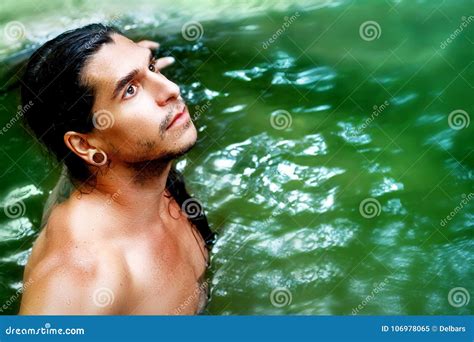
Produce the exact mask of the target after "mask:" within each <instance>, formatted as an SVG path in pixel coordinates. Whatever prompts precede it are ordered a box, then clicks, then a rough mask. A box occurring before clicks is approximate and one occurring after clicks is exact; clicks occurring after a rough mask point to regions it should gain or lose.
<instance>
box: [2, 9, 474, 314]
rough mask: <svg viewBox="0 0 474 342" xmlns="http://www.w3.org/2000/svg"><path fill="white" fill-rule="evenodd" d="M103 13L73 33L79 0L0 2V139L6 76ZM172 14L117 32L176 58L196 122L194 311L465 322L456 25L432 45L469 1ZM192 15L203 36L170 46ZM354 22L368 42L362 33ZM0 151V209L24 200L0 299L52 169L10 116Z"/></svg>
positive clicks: (187, 166) (473, 32)
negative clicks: (211, 243)
mask: <svg viewBox="0 0 474 342" xmlns="http://www.w3.org/2000/svg"><path fill="white" fill-rule="evenodd" d="M168 3H170V2H168ZM39 4H41V2H40V3H39ZM120 4H121V5H120V6H114V5H111V4H109V3H107V2H106V3H105V4H104V5H102V6H103V7H100V8H94V15H91V16H89V17H88V19H87V20H82V21H77V18H80V17H81V15H85V14H84V13H88V12H87V10H89V11H90V9H91V7H94V6H93V5H91V4H90V3H88V2H84V1H77V2H72V1H68V2H66V5H64V7H59V5H58V4H57V3H56V4H55V2H53V5H51V2H48V3H46V2H45V3H44V4H42V5H38V6H39V7H40V9H33V8H30V7H28V6H27V5H22V4H21V2H20V4H18V3H17V2H16V1H15V2H12V1H7V2H5V4H4V5H2V6H3V8H2V10H1V11H2V12H1V15H0V20H1V24H2V25H5V24H6V23H7V22H9V21H11V20H20V21H22V22H23V23H24V25H25V27H26V31H27V32H26V35H25V37H26V41H21V42H19V43H17V44H4V42H2V44H3V45H2V46H1V50H0V57H1V58H2V62H1V69H0V72H1V77H2V79H1V84H2V86H3V88H2V93H1V95H0V101H1V105H0V111H1V112H0V126H1V127H5V125H6V124H7V123H8V122H10V120H11V119H12V117H14V116H15V113H16V112H17V110H18V109H17V106H18V83H17V82H16V76H15V72H16V70H17V68H18V63H21V62H22V61H23V60H24V58H25V57H26V56H27V55H28V51H31V46H35V45H34V44H37V42H41V41H44V40H45V39H46V37H48V36H50V35H53V34H52V33H51V32H55V34H56V33H59V32H61V30H63V29H64V28H66V27H70V26H73V25H78V24H79V23H81V24H82V23H86V22H88V21H91V20H97V18H103V17H105V18H110V17H111V15H112V13H113V15H116V13H119V14H122V15H123V13H124V12H125V10H124V8H125V7H126V5H127V4H126V3H125V2H123V3H122V2H121V3H120ZM173 4H174V5H173V6H171V7H170V6H162V7H160V6H158V5H156V4H153V5H152V4H148V3H141V5H139V6H136V7H134V8H133V11H132V10H130V11H127V15H123V16H122V17H121V19H120V20H118V21H117V22H118V23H119V24H120V25H121V27H122V28H124V29H125V30H126V31H127V34H128V35H129V36H130V37H133V38H135V39H139V38H145V37H146V38H149V39H156V40H158V41H160V42H161V44H162V53H163V54H164V55H173V56H175V57H176V59H177V61H178V62H177V63H176V65H175V66H174V67H172V68H170V69H169V70H166V72H165V74H166V75H167V76H168V77H169V78H170V79H172V80H174V81H176V82H177V83H178V84H179V85H180V86H181V87H182V90H183V93H184V95H185V97H186V98H187V100H188V103H189V107H190V110H191V111H192V112H194V114H195V117H196V120H195V121H196V126H197V127H198V129H199V141H198V144H197V146H196V147H195V148H194V149H193V150H192V151H191V152H190V153H189V154H188V155H187V156H186V157H185V158H183V159H181V160H180V161H179V163H178V166H179V168H180V169H181V170H183V172H184V174H185V176H186V177H187V181H188V186H189V187H190V188H191V189H192V191H193V193H194V194H195V195H196V196H197V197H198V198H199V199H200V200H201V201H202V202H203V203H204V204H205V206H206V210H207V213H208V217H209V220H210V223H211V225H212V227H213V229H214V230H216V231H217V232H218V233H219V239H218V242H217V244H216V246H215V248H214V250H213V259H212V269H211V270H210V274H209V279H210V282H211V284H212V286H211V292H212V298H211V301H210V303H209V306H208V312H209V313H210V314H215V315H219V314H318V315H319V314H341V315H348V314H351V313H357V314H364V315H365V314H379V315H387V314H397V315H398V314H417V315H418V314H450V315H458V314H472V313H473V312H474V310H473V302H474V299H470V296H471V295H473V294H474V288H473V287H472V279H474V272H473V267H472V265H473V261H474V260H473V259H474V258H473V253H472V251H473V233H472V228H473V226H474V215H473V207H474V206H473V203H474V201H472V192H473V179H474V173H473V167H474V158H473V157H474V156H473V153H472V150H473V148H472V132H473V126H474V124H472V123H471V124H470V125H467V122H469V120H470V119H471V118H472V116H473V113H474V100H473V84H474V63H473V57H474V50H473V43H474V20H473V21H471V22H469V23H468V24H467V25H466V26H467V27H465V28H463V31H462V32H460V33H457V34H456V35H455V38H454V39H453V40H452V41H451V42H449V43H448V44H446V46H444V48H442V47H441V45H442V43H443V42H445V41H446V39H447V38H448V37H449V36H450V35H451V34H453V32H455V30H456V29H458V28H459V26H460V25H461V24H462V23H463V17H464V20H465V21H466V20H467V19H466V18H469V15H472V14H473V13H472V1H468V0H460V1H450V2H447V1H438V0H437V1H417V2H414V1H376V0H372V1H357V2H356V1H329V2H327V1H326V2H323V1H319V2H316V1H313V2H309V1H308V2H307V1H303V2H294V4H291V3H288V2H278V3H273V2H263V1H260V2H258V1H257V2H256V1H254V2H251V3H249V4H246V5H243V4H242V3H240V4H232V3H231V2H230V1H229V2H215V1H206V2H202V3H200V4H199V5H193V8H189V5H186V4H184V3H183V2H180V1H177V2H176V1H174V2H173ZM147 6H148V7H147ZM58 8H59V12H58ZM77 8H80V9H81V10H82V12H77V11H74V9H77ZM71 9H72V10H71ZM58 13H60V14H61V15H59V14H58ZM191 13H192V15H191ZM192 19H193V20H198V21H200V24H201V25H202V27H203V35H202V37H201V38H200V39H199V40H195V41H188V40H186V39H184V38H183V35H182V34H181V26H182V25H183V23H184V22H186V21H189V20H192ZM473 19H474V18H473ZM367 21H375V22H376V23H377V24H378V25H379V27H380V29H378V28H376V31H377V32H376V35H377V34H379V36H378V38H377V37H375V39H373V40H370V39H372V38H370V37H368V36H364V35H363V36H364V37H365V38H366V39H368V40H365V39H362V36H361V34H360V32H359V29H360V27H361V25H362V24H363V23H365V22H367ZM284 23H286V24H287V25H286V26H285V29H284V31H283V32H281V31H280V33H277V32H278V31H277V30H278V29H281V28H282V26H283V25H284ZM2 28H3V26H2ZM274 35H275V36H274ZM272 36H274V37H275V39H274V41H273V43H269V39H270V38H271V37H272ZM265 44H266V45H267V46H265V47H266V48H264V45H265ZM117 62H119V61H117ZM375 106H377V107H375ZM455 110H462V111H463V112H459V111H458V112H455V113H454V114H453V115H452V116H451V119H452V120H449V114H450V113H452V112H453V111H455ZM464 113H465V114H464ZM454 118H456V120H454ZM459 119H461V121H459ZM462 119H464V120H465V121H462ZM466 120H467V121H466ZM450 124H451V125H450ZM456 125H457V126H456ZM453 127H454V128H453ZM281 128H283V129H281ZM459 128H460V129H459ZM0 140H1V145H0V146H1V147H0V155H1V160H2V162H1V167H0V203H1V205H2V207H3V209H6V208H7V207H8V203H10V207H11V203H12V199H14V200H18V201H21V202H19V203H22V204H23V205H24V206H23V207H21V206H20V207H19V212H20V215H18V214H16V215H13V218H12V215H11V213H9V215H8V216H7V215H6V211H5V210H2V212H0V258H1V259H0V283H1V289H0V303H5V302H7V301H8V300H9V298H11V297H12V296H14V297H15V292H16V290H17V289H18V288H19V287H20V286H21V279H22V272H23V267H24V265H25V263H26V260H27V257H28V255H29V252H30V248H31V246H32V242H33V241H34V239H35V237H36V236H37V235H38V226H39V223H40V219H41V212H42V206H43V203H44V201H45V200H46V198H47V195H48V191H49V190H51V188H52V187H53V186H54V183H55V181H56V177H57V175H58V172H59V168H58V167H57V166H55V165H54V164H52V163H50V162H48V158H47V156H46V155H45V154H44V153H43V152H41V149H40V148H39V146H38V144H37V143H35V142H34V140H33V139H31V137H30V136H29V135H28V134H27V133H26V132H25V131H24V130H23V129H22V127H21V126H20V125H19V124H18V122H16V123H14V124H13V125H11V127H10V128H9V129H8V130H7V132H6V133H4V134H2V135H0ZM366 199H370V201H372V202H370V203H369V204H368V205H367V206H364V205H363V206H362V207H361V203H362V204H364V203H366V202H365V200H366ZM371 204H373V206H371ZM371 209H374V210H375V211H374V212H371V211H370V210H371ZM451 212H453V213H454V215H453V217H452V219H451V220H450V221H446V222H447V223H446V224H444V222H443V223H442V222H441V220H443V218H446V216H448V215H450V213H451ZM370 216H373V217H370ZM459 287H460V288H462V289H461V290H459V289H456V288H459ZM453 289H454V290H453ZM452 290H453V291H452ZM450 291H452V292H451V295H449V294H450ZM459 291H461V292H459ZM368 296H369V297H368ZM14 299H15V298H14ZM12 302H13V304H11V305H8V308H7V309H4V310H3V313H10V314H11V313H15V312H16V310H17V308H18V300H12ZM359 305H360V306H359ZM358 306H359V309H357V308H358Z"/></svg>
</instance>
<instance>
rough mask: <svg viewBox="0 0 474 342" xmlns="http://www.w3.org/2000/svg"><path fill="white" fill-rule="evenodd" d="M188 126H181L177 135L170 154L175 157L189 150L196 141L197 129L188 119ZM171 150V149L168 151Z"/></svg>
mask: <svg viewBox="0 0 474 342" xmlns="http://www.w3.org/2000/svg"><path fill="white" fill-rule="evenodd" d="M189 125H190V126H189V127H183V128H184V130H183V131H182V134H180V135H179V137H178V141H177V142H176V147H177V148H176V149H175V151H173V152H174V153H173V152H172V153H171V154H174V155H175V156H176V158H177V157H180V156H182V155H183V154H185V153H186V152H188V151H189V150H191V149H192V148H193V147H194V145H196V141H197V131H196V128H195V127H194V124H193V123H192V122H191V121H190V123H189ZM170 152H171V151H170Z"/></svg>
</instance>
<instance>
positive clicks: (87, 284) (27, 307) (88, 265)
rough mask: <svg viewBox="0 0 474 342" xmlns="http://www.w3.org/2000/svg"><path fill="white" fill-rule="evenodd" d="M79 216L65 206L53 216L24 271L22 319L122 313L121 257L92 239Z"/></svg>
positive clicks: (111, 247)
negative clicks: (41, 316) (53, 315)
mask: <svg viewBox="0 0 474 342" xmlns="http://www.w3.org/2000/svg"><path fill="white" fill-rule="evenodd" d="M80 214H81V210H79V211H77V210H71V208H68V207H67V204H61V205H60V206H58V207H56V208H55V209H54V210H53V212H52V213H51V216H50V217H49V219H48V223H47V225H46V226H45V227H44V229H43V231H42V232H41V233H40V235H39V237H38V239H37V241H36V242H35V244H34V246H33V251H32V254H31V257H30V259H29V261H28V264H27V266H26V269H25V275H24V292H23V297H22V301H21V307H20V314H26V315H28V314H31V315H35V314H45V315H46V314H58V315H59V314H118V313H120V311H121V308H122V303H121V301H122V298H123V297H124V293H126V290H127V289H126V282H125V281H124V280H125V279H126V277H127V269H126V264H125V262H124V261H123V256H122V255H121V253H120V251H119V249H118V248H114V245H113V244H105V243H103V242H104V241H103V240H102V239H101V238H100V237H97V238H94V236H93V235H91V233H90V231H91V227H90V226H84V225H85V223H84V222H86V220H84V219H82V220H78V219H77V217H76V216H77V215H80ZM81 225H82V226H83V227H80V226H81ZM81 228H82V229H81Z"/></svg>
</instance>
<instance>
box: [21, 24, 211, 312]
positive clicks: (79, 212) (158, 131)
mask: <svg viewBox="0 0 474 342" xmlns="http://www.w3.org/2000/svg"><path fill="white" fill-rule="evenodd" d="M156 47H157V44H156V43H152V42H149V41H143V42H140V43H134V42H133V41H131V40H129V39H127V38H126V37H124V36H123V35H121V34H120V33H119V32H118V31H116V30H115V29H113V28H110V27H107V26H103V25H100V24H92V25H88V26H85V27H82V28H79V29H76V30H72V31H68V32H65V33H63V34H61V35H60V36H58V37H56V38H54V39H53V40H51V41H49V42H47V43H45V44H44V45H43V46H42V47H41V48H39V49H38V50H37V51H36V52H35V53H34V54H33V56H32V57H31V58H30V60H29V62H28V65H27V66H26V72H25V75H24V77H23V79H22V80H21V84H22V89H21V95H22V102H23V103H29V101H32V102H33V104H34V105H33V106H32V107H31V110H30V111H28V113H26V114H25V120H26V124H27V126H28V127H29V128H30V129H31V131H33V133H34V134H35V135H36V136H37V137H38V139H39V140H40V141H41V142H42V143H43V144H44V145H45V146H46V147H47V149H48V150H49V151H50V152H51V153H53V154H54V155H55V156H56V158H57V159H58V160H59V161H60V162H63V163H64V165H65V166H66V168H67V174H68V177H69V178H70V180H71V182H72V183H73V184H74V189H73V190H72V193H71V194H70V196H65V199H64V201H62V202H61V200H58V203H55V205H54V206H53V207H52V210H51V211H50V212H48V213H47V215H46V216H45V217H44V218H45V225H44V227H43V229H42V230H41V233H40V234H39V236H38V239H37V240H36V242H35V244H34V246H33V250H32V254H31V256H30V259H29V261H28V264H27V266H26V268H25V274H24V284H28V286H25V288H24V293H23V298H22V302H21V307H20V314H26V315H30V314H31V315H37V314H41V315H43V314H44V315H49V314H99V315H101V314H111V315H116V314H118V315H134V314H136V315H148V314H156V315H161V314H195V313H198V312H200V311H201V310H202V309H203V308H204V306H205V303H206V300H207V282H205V281H204V273H205V270H206V267H207V265H208V259H209V254H208V248H209V247H210V246H211V244H212V241H213V234H212V232H211V231H210V229H209V226H208V224H207V220H206V217H205V215H204V213H203V212H202V208H201V207H200V206H199V202H197V201H196V200H195V199H193V198H191V197H190V196H189V194H188V192H187V191H186V188H185V186H184V181H183V178H182V176H181V175H180V174H179V173H178V172H177V171H176V170H175V169H174V167H173V166H172V162H173V160H174V159H176V158H177V157H179V156H181V155H183V154H184V153H186V152H187V151H189V150H190V149H191V148H192V146H193V145H194V144H195V142H196V137H197V133H196V129H195V127H194V125H193V123H192V121H191V118H190V115H189V112H188V109H187V107H186V106H185V104H184V101H183V99H182V97H181V95H180V90H179V87H178V86H177V85H176V84H174V83H172V82H170V81H169V80H168V79H166V78H165V77H164V76H163V75H162V74H161V73H160V69H161V68H163V67H165V66H167V65H168V64H170V62H171V61H170V60H169V58H168V59H167V58H162V59H155V58H154V56H153V53H152V52H151V50H150V49H151V48H156ZM58 191H59V193H61V189H56V190H55V192H58ZM188 208H189V210H188Z"/></svg>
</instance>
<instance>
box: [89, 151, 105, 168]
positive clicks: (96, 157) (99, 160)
mask: <svg viewBox="0 0 474 342" xmlns="http://www.w3.org/2000/svg"><path fill="white" fill-rule="evenodd" d="M92 160H93V161H94V164H95V165H96V166H102V165H105V163H107V155H106V154H105V153H104V152H94V154H93V155H92Z"/></svg>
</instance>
